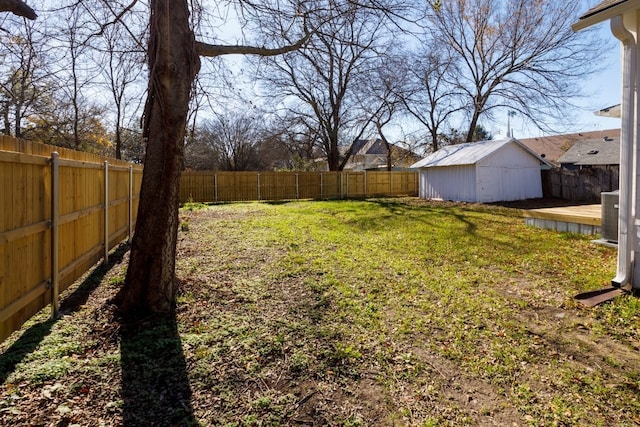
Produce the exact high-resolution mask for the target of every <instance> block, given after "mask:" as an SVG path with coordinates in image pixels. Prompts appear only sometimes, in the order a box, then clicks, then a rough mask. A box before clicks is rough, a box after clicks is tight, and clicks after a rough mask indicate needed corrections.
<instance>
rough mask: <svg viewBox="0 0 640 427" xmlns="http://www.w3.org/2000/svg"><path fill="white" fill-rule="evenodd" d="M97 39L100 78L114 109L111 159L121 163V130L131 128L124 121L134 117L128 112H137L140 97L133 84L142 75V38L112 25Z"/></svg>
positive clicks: (122, 143) (122, 141)
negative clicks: (113, 151) (113, 153)
mask: <svg viewBox="0 0 640 427" xmlns="http://www.w3.org/2000/svg"><path fill="white" fill-rule="evenodd" d="M137 28H138V29H139V28H140V26H137ZM143 28H144V27H143ZM138 31H140V30H138ZM101 39H102V43H103V53H102V58H101V61H100V62H102V63H103V65H102V74H103V76H104V80H105V86H106V87H107V89H108V92H109V94H110V98H111V101H113V104H112V105H113V107H114V108H115V111H114V117H113V120H112V126H113V132H114V143H115V157H116V159H122V151H123V146H124V145H125V141H124V135H123V133H124V132H123V130H124V129H125V128H126V127H127V126H131V123H130V122H128V120H129V118H130V117H132V116H135V114H131V110H133V111H135V110H136V109H137V107H138V106H139V102H136V101H137V100H139V99H140V98H141V96H142V95H143V94H142V93H141V91H140V90H136V89H137V88H138V87H139V86H138V85H137V83H138V82H139V81H140V79H141V77H142V76H143V74H144V72H143V71H144V68H143V66H142V65H143V60H144V51H143V50H142V48H141V46H140V45H139V42H140V40H143V34H130V30H128V29H126V28H124V27H123V26H122V25H112V26H109V27H107V28H105V29H104V31H103V32H102V37H101Z"/></svg>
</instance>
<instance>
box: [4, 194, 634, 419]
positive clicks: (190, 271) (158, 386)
mask: <svg viewBox="0 0 640 427" xmlns="http://www.w3.org/2000/svg"><path fill="white" fill-rule="evenodd" d="M180 216H181V222H182V225H181V227H180V231H179V251H178V252H179V256H178V261H177V266H178V267H177V268H178V277H179V278H180V280H181V290H180V296H179V299H178V307H177V309H176V313H175V316H170V318H162V319H160V318H156V319H146V321H143V322H142V323H138V324H135V325H131V324H124V323H122V322H121V321H120V320H119V319H118V318H117V316H116V315H115V313H114V312H113V310H112V308H111V307H110V305H109V304H108V299H109V298H110V297H111V296H112V295H113V294H114V293H115V291H116V290H117V289H118V287H119V286H120V284H121V282H122V278H123V277H124V271H125V268H126V255H124V261H123V262H121V263H117V264H116V265H114V266H112V267H111V269H110V270H108V271H101V272H100V274H98V275H97V277H96V274H95V272H94V275H93V278H92V276H90V277H89V278H87V279H86V280H85V282H84V283H82V284H79V285H78V286H79V288H78V289H77V290H76V291H75V292H74V291H73V290H71V295H70V297H69V298H70V299H69V300H70V301H73V300H74V298H75V297H77V294H78V291H81V290H82V289H85V288H86V287H87V286H89V288H90V289H91V291H90V295H89V297H88V299H87V300H86V302H84V301H83V303H82V304H76V305H74V304H72V303H69V304H68V305H67V309H66V311H65V315H64V316H63V318H62V319H60V320H58V321H56V322H52V321H47V319H46V315H47V313H46V312H43V313H42V314H41V315H39V316H36V318H34V319H33V320H32V321H30V322H29V323H28V324H27V325H25V327H24V328H23V330H22V331H20V332H18V333H16V334H15V335H14V336H12V337H11V338H10V339H9V340H8V341H7V342H5V343H4V344H3V346H2V351H3V353H2V354H1V355H0V368H2V378H3V379H4V386H3V389H2V396H0V423H4V424H7V425H9V424H11V423H20V422H24V421H25V420H28V419H30V418H29V417H32V416H33V414H34V413H36V414H38V417H36V419H37V420H40V421H39V422H40V423H41V424H52V423H53V425H56V424H55V423H61V424H57V425H70V424H74V423H75V424H78V425H100V423H102V424H103V425H120V424H125V425H171V424H174V425H188V424H200V425H229V426H244V425H247V426H250V425H255V426H267V425H269V426H270V425H344V426H358V425H371V426H378V425H411V426H414V425H415V426H432V425H433V426H439V425H450V426H459V425H540V426H542V425H545V426H549V425H588V426H598V425H601V426H611V425H621V426H623V425H629V426H632V425H638V424H639V423H640V397H639V396H640V390H639V388H640V341H639V338H640V311H639V309H640V303H639V300H638V299H636V298H634V297H621V298H619V299H617V300H615V301H613V302H612V303H609V304H606V305H603V306H601V307H597V308H593V309H586V308H582V307H581V306H579V305H578V304H577V303H576V302H575V301H574V300H573V296H574V295H575V294H577V293H579V292H582V291H586V290H593V289H597V288H602V287H605V286H608V283H609V281H610V279H611V278H612V277H613V276H614V272H615V255H616V251H615V250H612V249H609V248H605V247H603V246H598V245H594V244H592V243H590V240H589V238H588V237H586V236H579V235H573V234H566V233H556V232H551V231H547V230H540V229H536V228H529V227H525V226H524V220H523V218H522V217H521V215H520V211H518V210H516V209H506V208H500V207H496V206H481V205H461V204H452V203H431V202H424V201H419V200H417V199H383V200H367V201H326V202H291V203H278V204H268V203H248V204H229V205H215V206H208V207H203V206H200V205H188V206H186V207H185V208H184V209H182V210H181V214H180ZM91 280H93V282H91ZM97 282H99V286H96V285H97ZM87 283H88V284H89V285H87ZM91 283H93V284H91ZM83 287H84V288H83ZM93 288H95V290H94V289H93ZM64 423H66V424H64ZM36 424H38V422H36ZM16 425H17V424H16Z"/></svg>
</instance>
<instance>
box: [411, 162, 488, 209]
mask: <svg viewBox="0 0 640 427" xmlns="http://www.w3.org/2000/svg"><path fill="white" fill-rule="evenodd" d="M475 181H476V170H475V166H474V165H461V166H447V167H433V168H426V169H421V170H420V198H421V199H442V200H455V201H459V202H473V201H475V200H476V185H475Z"/></svg>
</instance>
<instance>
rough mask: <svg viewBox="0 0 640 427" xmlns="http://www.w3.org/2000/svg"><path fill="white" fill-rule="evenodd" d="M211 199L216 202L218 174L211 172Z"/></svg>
mask: <svg viewBox="0 0 640 427" xmlns="http://www.w3.org/2000/svg"><path fill="white" fill-rule="evenodd" d="M213 201H214V202H216V203H218V174H217V173H214V174H213Z"/></svg>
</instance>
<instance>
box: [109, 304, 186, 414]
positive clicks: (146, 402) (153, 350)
mask: <svg viewBox="0 0 640 427" xmlns="http://www.w3.org/2000/svg"><path fill="white" fill-rule="evenodd" d="M120 366H121V369H122V390H121V396H122V399H123V401H124V405H123V421H124V424H123V425H125V426H152V425H157V426H169V425H171V426H192V425H197V422H196V419H195V417H194V415H193V408H192V406H191V387H190V385H189V379H188V376H187V367H186V362H185V358H184V354H183V351H182V342H181V341H180V335H179V334H178V327H177V323H176V318H175V314H168V315H166V316H154V317H153V318H147V319H144V320H137V321H134V322H131V323H125V322H123V323H122V326H121V328H120Z"/></svg>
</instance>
